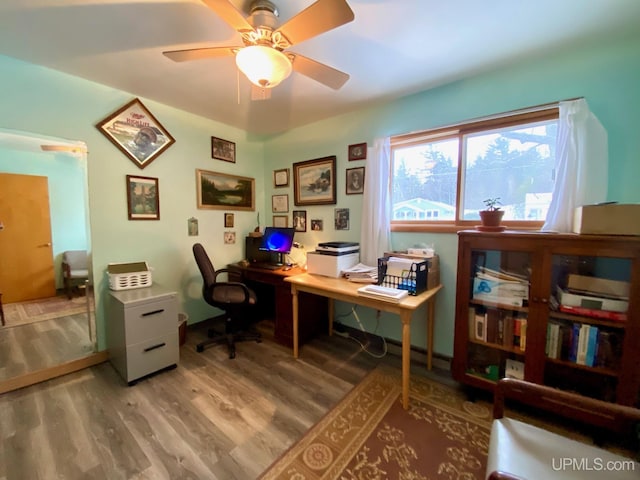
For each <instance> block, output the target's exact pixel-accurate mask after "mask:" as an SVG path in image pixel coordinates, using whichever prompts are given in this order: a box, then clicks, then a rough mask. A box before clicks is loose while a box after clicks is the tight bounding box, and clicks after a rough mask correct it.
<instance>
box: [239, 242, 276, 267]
mask: <svg viewBox="0 0 640 480" xmlns="http://www.w3.org/2000/svg"><path fill="white" fill-rule="evenodd" d="M260 245H262V237H245V240H244V253H245V256H246V258H247V261H248V262H249V263H256V262H261V263H262V262H267V263H268V262H269V261H271V253H270V252H267V251H266V250H260Z"/></svg>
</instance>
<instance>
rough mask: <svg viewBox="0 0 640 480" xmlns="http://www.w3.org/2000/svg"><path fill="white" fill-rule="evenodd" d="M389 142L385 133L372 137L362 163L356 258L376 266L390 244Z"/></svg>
mask: <svg viewBox="0 0 640 480" xmlns="http://www.w3.org/2000/svg"><path fill="white" fill-rule="evenodd" d="M390 145H391V141H390V139H389V138H388V137H387V138H380V139H376V140H375V141H374V144H373V151H372V152H371V155H368V158H367V164H366V171H365V181H364V196H363V199H362V220H361V224H360V261H361V262H362V263H364V264H365V265H370V266H376V265H377V264H378V258H379V257H381V256H382V254H383V253H384V252H385V251H388V250H389V247H390V233H391V227H390V221H391V199H390V196H389V194H390V192H389V176H390V168H391V146H390Z"/></svg>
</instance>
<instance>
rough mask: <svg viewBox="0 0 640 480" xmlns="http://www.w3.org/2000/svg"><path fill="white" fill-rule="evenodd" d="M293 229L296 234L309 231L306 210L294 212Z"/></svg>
mask: <svg viewBox="0 0 640 480" xmlns="http://www.w3.org/2000/svg"><path fill="white" fill-rule="evenodd" d="M293 228H294V229H295V231H296V232H306V231H307V211H306V210H294V211H293Z"/></svg>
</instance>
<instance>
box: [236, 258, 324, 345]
mask: <svg viewBox="0 0 640 480" xmlns="http://www.w3.org/2000/svg"><path fill="white" fill-rule="evenodd" d="M227 268H229V269H230V270H231V271H232V272H234V273H233V274H230V277H229V280H230V281H239V282H243V283H245V284H246V285H247V286H249V287H250V288H251V289H253V290H254V291H255V292H256V296H257V297H258V311H259V312H260V314H261V315H262V317H263V318H266V319H272V320H273V322H274V332H273V333H274V338H275V340H276V341H277V342H278V343H281V344H283V345H285V346H287V347H290V348H293V346H294V334H293V302H292V297H291V284H289V283H287V282H285V279H286V278H288V277H291V276H294V275H300V274H301V273H304V270H302V269H300V268H299V267H293V268H291V269H290V270H283V269H281V268H280V269H277V270H267V269H262V268H256V267H252V266H243V265H241V264H236V263H234V264H231V265H229V266H228V267H227ZM328 304H329V301H328V300H327V298H326V297H322V296H318V295H313V294H311V293H302V294H301V297H300V307H299V324H298V341H299V342H300V343H305V342H307V341H309V340H310V339H311V338H313V337H314V336H315V335H318V334H320V333H327V332H328V331H329V330H328V328H329V309H328Z"/></svg>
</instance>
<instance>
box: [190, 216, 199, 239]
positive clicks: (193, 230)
mask: <svg viewBox="0 0 640 480" xmlns="http://www.w3.org/2000/svg"><path fill="white" fill-rule="evenodd" d="M187 232H188V233H189V236H190V237H197V236H198V219H197V218H195V217H191V218H190V219H189V220H187Z"/></svg>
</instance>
